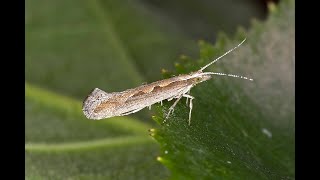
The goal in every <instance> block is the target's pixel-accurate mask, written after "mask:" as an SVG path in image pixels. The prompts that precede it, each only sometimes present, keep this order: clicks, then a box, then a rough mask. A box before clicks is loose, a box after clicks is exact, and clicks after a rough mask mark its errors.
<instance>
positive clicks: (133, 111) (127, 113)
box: [120, 108, 143, 116]
mask: <svg viewBox="0 0 320 180" xmlns="http://www.w3.org/2000/svg"><path fill="white" fill-rule="evenodd" d="M141 109H143V108H139V109H135V110H132V111H129V112H126V113H122V114H120V116H126V115H129V114H132V113H135V112H138V111H140V110H141Z"/></svg>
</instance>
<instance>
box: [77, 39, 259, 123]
mask: <svg viewBox="0 0 320 180" xmlns="http://www.w3.org/2000/svg"><path fill="white" fill-rule="evenodd" d="M245 40H246V39H244V40H243V41H242V42H241V43H239V44H238V45H237V46H236V47H234V48H232V49H230V50H229V51H227V52H226V53H224V54H223V55H221V56H220V57H218V58H216V59H215V60H213V61H212V62H210V63H209V64H207V65H205V66H204V67H202V68H200V69H199V70H198V71H195V72H191V73H189V74H182V75H179V76H175V77H172V78H168V79H164V80H160V81H156V82H153V83H150V84H145V85H141V86H139V87H136V88H132V89H127V90H125V91H122V92H112V93H107V92H105V91H103V90H101V89H99V88H95V89H93V90H92V91H91V93H90V94H89V95H88V96H87V98H86V99H85V100H84V102H83V107H82V110H83V113H84V115H85V116H86V117H87V118H88V119H94V120H99V119H105V118H111V117H115V116H125V115H129V114H132V113H135V112H138V111H140V110H142V109H143V108H145V107H149V109H150V108H151V105H153V104H155V103H161V105H162V101H163V100H168V101H171V100H172V99H176V100H175V102H174V103H173V104H172V105H171V107H170V108H169V110H168V113H167V114H166V117H165V120H166V119H167V118H168V117H169V115H170V114H171V113H173V111H174V108H175V106H176V105H177V103H178V102H179V100H180V99H181V98H182V97H185V98H186V100H187V101H186V102H187V104H188V100H189V99H190V101H189V120H188V122H189V125H190V123H191V112H192V107H193V104H192V100H193V99H194V97H193V96H191V95H190V90H191V88H192V87H194V86H196V85H197V84H199V83H201V82H204V81H207V80H209V79H211V76H212V75H219V76H230V77H236V78H242V79H246V80H250V81H253V79H250V78H247V77H244V76H239V75H234V74H225V73H218V72H203V70H204V69H206V68H207V67H208V66H210V65H212V64H214V63H215V62H217V61H218V60H219V59H220V58H222V57H223V56H225V55H227V54H228V53H230V52H231V51H233V50H235V49H236V48H238V47H239V46H240V45H241V44H242V43H243V42H244V41H245Z"/></svg>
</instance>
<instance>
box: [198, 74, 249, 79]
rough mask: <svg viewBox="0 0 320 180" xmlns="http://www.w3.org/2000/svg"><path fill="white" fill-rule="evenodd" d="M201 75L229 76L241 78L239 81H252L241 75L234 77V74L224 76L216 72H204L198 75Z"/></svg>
mask: <svg viewBox="0 0 320 180" xmlns="http://www.w3.org/2000/svg"><path fill="white" fill-rule="evenodd" d="M203 74H213V75H219V76H230V77H235V78H241V79H245V80H249V81H253V79H251V78H248V77H245V76H241V75H235V74H225V73H216V72H204V73H201V74H200V75H203Z"/></svg>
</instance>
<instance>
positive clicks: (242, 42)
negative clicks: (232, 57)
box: [199, 38, 247, 71]
mask: <svg viewBox="0 0 320 180" xmlns="http://www.w3.org/2000/svg"><path fill="white" fill-rule="evenodd" d="M246 39H247V38H244V40H242V41H241V43H240V44H238V45H237V46H236V47H234V48H232V49H230V50H229V51H227V52H226V53H224V54H223V55H222V56H220V57H218V58H217V59H215V60H213V61H212V62H211V63H209V64H207V65H205V66H204V67H202V68H201V69H200V70H199V71H203V70H204V69H205V68H207V67H208V66H210V65H211V64H213V63H215V62H217V61H218V60H219V59H220V58H222V57H223V56H225V55H227V54H229V53H230V52H231V51H233V50H235V49H237V48H238V47H239V46H241V44H242V43H244V42H245V41H246Z"/></svg>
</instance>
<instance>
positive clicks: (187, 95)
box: [182, 94, 194, 125]
mask: <svg viewBox="0 0 320 180" xmlns="http://www.w3.org/2000/svg"><path fill="white" fill-rule="evenodd" d="M182 96H183V97H186V98H190V105H189V108H190V111H189V125H190V124H191V112H192V107H193V105H192V100H193V99H194V97H193V96H190V95H189V94H183V95H182Z"/></svg>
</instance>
